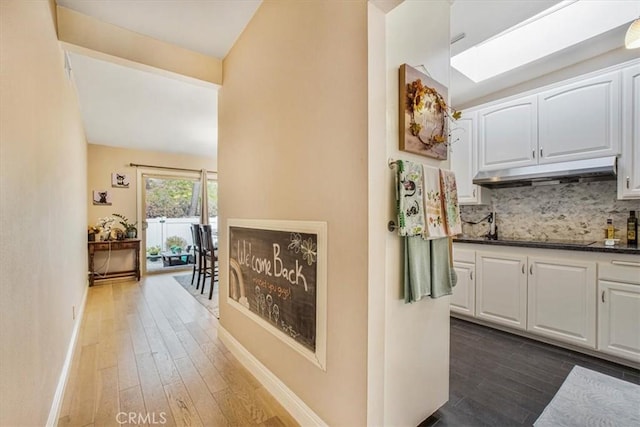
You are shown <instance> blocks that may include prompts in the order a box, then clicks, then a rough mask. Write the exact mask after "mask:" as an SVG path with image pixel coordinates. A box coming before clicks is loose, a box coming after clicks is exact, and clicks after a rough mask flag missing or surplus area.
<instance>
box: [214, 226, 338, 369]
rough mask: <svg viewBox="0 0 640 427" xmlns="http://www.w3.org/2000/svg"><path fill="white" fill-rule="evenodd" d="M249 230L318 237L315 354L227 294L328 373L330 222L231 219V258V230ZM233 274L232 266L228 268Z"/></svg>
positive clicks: (237, 306)
mask: <svg viewBox="0 0 640 427" xmlns="http://www.w3.org/2000/svg"><path fill="white" fill-rule="evenodd" d="M232 227H234V228H238V227H240V228H248V229H257V230H272V231H282V232H287V233H306V234H315V235H316V238H317V252H316V253H317V261H316V313H315V319H316V330H315V331H316V336H315V339H316V341H315V352H314V351H312V350H310V349H309V348H307V347H305V346H304V345H302V344H300V343H299V342H297V341H296V340H295V339H293V338H291V337H290V336H289V335H287V334H285V333H284V332H283V331H281V330H280V329H278V328H276V327H274V326H273V325H272V324H271V323H270V322H268V321H266V320H265V319H263V318H262V317H260V316H259V315H257V314H256V313H254V312H252V311H251V310H249V308H247V307H246V306H245V305H243V304H240V303H239V302H238V301H236V300H234V299H233V298H232V297H231V296H230V295H229V292H227V303H228V304H229V305H230V306H231V307H233V308H235V309H236V310H238V311H240V312H242V313H243V314H244V315H245V316H247V317H248V318H250V319H252V320H253V321H254V322H255V323H256V324H258V325H260V326H261V327H262V328H263V329H264V330H266V331H268V332H269V333H271V334H272V335H273V336H274V337H276V338H278V339H279V340H280V341H282V342H283V343H284V344H286V345H288V346H289V347H291V348H292V349H293V350H295V351H296V352H298V353H299V354H301V355H302V356H304V357H305V358H306V359H308V360H309V361H311V362H312V363H313V364H314V365H316V366H317V367H319V368H320V369H322V370H323V371H326V370H327V368H326V355H327V223H326V222H321V221H293V220H258V219H231V218H230V219H228V220H227V236H228V239H229V242H228V244H229V252H228V253H229V255H231V245H232V244H233V243H232V242H231V238H230V236H231V228H232ZM228 267H229V271H231V268H232V267H231V265H229V266H228ZM229 276H230V273H229V274H227V280H226V284H225V286H226V289H227V290H228V289H229Z"/></svg>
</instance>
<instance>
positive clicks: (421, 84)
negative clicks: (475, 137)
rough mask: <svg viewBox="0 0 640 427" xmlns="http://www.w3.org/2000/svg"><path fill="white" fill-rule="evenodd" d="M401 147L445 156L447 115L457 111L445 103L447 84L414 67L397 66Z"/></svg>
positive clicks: (432, 155) (412, 151) (453, 117)
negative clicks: (398, 68)
mask: <svg viewBox="0 0 640 427" xmlns="http://www.w3.org/2000/svg"><path fill="white" fill-rule="evenodd" d="M399 92H400V150H402V151H406V152H409V153H414V154H419V155H421V156H426V157H433V158H435V159H438V160H447V152H448V149H447V148H448V143H449V126H448V123H449V119H453V120H457V119H458V118H459V113H458V112H456V111H454V110H451V109H450V108H449V106H448V105H447V99H448V93H447V88H446V87H445V86H443V85H441V84H440V83H438V82H437V81H435V80H434V79H432V78H431V77H429V76H428V75H426V74H424V73H422V72H420V71H418V70H417V69H415V68H413V67H411V66H409V65H407V64H403V65H401V66H400V91H399Z"/></svg>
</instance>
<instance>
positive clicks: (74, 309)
mask: <svg viewBox="0 0 640 427" xmlns="http://www.w3.org/2000/svg"><path fill="white" fill-rule="evenodd" d="M71 313H72V315H73V320H76V306H75V305H72V306H71Z"/></svg>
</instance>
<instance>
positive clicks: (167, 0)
mask: <svg viewBox="0 0 640 427" xmlns="http://www.w3.org/2000/svg"><path fill="white" fill-rule="evenodd" d="M57 3H58V5H60V6H64V7H66V8H69V9H73V10H75V11H77V12H80V13H83V14H85V15H89V16H92V17H94V18H96V19H98V20H100V21H103V22H107V23H109V24H113V25H116V26H118V27H121V28H126V29H127V30H131V31H135V32H136V33H139V34H144V35H147V36H149V37H153V38H155V39H158V40H162V41H164V42H167V43H171V44H175V45H177V46H181V47H183V48H185V49H190V50H194V51H196V52H200V53H204V54H205V55H209V56H213V57H215V58H220V59H222V58H224V57H225V56H226V55H227V53H229V49H231V46H233V44H234V43H235V41H236V40H237V39H238V37H239V36H240V33H242V31H243V30H244V28H245V27H246V26H247V23H248V22H249V21H250V20H251V17H252V16H253V14H254V13H255V11H256V10H257V9H258V6H260V4H261V3H262V0H57Z"/></svg>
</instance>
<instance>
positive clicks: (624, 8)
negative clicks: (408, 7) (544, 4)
mask: <svg viewBox="0 0 640 427" xmlns="http://www.w3.org/2000/svg"><path fill="white" fill-rule="evenodd" d="M638 16H640V1H633V0H632V1H629V0H577V1H576V0H568V1H567V0H565V1H561V2H560V3H558V4H557V5H555V6H554V7H552V8H550V9H547V10H545V11H543V12H542V13H540V14H538V15H536V16H534V17H533V18H531V19H528V20H526V21H524V22H522V23H520V24H518V25H516V26H514V27H511V28H509V29H508V30H506V31H504V32H502V33H500V34H498V35H497V36H495V37H492V38H490V39H489V40H487V41H485V42H482V43H480V44H479V45H477V46H474V47H472V48H470V49H467V50H465V51H463V52H461V53H459V54H457V55H455V56H454V57H452V58H451V66H452V67H454V68H455V69H457V70H458V71H460V72H461V73H462V74H464V75H465V76H467V77H468V78H470V79H471V80H473V81H474V82H480V81H482V80H486V79H488V78H491V77H494V76H497V75H499V74H502V73H504V72H507V71H509V70H513V69H514V68H517V67H520V66H521V65H524V64H528V63H529V62H533V61H535V60H537V59H540V58H543V57H545V56H547V55H551V54H552V53H555V52H558V51H560V50H562V49H565V48H567V47H570V46H573V45H575V44H577V43H580V42H582V41H584V40H587V39H590V38H591V37H595V36H597V35H599V34H602V33H605V32H607V31H609V30H612V29H614V28H617V27H620V26H621V25H625V24H628V23H629V22H631V21H633V20H634V19H636V18H638ZM621 42H622V40H621Z"/></svg>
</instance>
